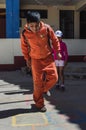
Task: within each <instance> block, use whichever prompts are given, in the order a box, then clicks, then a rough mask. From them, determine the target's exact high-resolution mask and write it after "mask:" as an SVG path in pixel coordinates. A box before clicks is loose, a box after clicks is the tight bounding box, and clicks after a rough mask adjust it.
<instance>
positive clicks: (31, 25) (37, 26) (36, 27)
mask: <svg viewBox="0 0 86 130" xmlns="http://www.w3.org/2000/svg"><path fill="white" fill-rule="evenodd" d="M27 26H28V28H29V29H30V30H31V31H32V32H38V31H39V29H40V22H39V23H37V22H32V23H27Z"/></svg>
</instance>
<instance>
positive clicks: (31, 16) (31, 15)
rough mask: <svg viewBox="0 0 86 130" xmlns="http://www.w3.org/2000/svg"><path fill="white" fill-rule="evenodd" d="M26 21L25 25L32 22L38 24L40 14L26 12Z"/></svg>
mask: <svg viewBox="0 0 86 130" xmlns="http://www.w3.org/2000/svg"><path fill="white" fill-rule="evenodd" d="M26 20H27V23H32V22H37V23H38V22H40V14H39V12H31V11H28V12H27V15H26Z"/></svg>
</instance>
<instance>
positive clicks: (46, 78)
mask: <svg viewBox="0 0 86 130" xmlns="http://www.w3.org/2000/svg"><path fill="white" fill-rule="evenodd" d="M31 66H32V74H33V84H34V91H33V99H34V101H35V104H36V106H37V107H38V108H41V107H43V106H44V98H43V94H44V92H47V91H48V90H49V89H51V88H52V87H53V86H54V85H55V84H56V82H57V80H58V75H57V70H56V66H55V62H54V60H53V57H52V55H49V56H48V57H47V58H46V59H33V58H32V59H31Z"/></svg>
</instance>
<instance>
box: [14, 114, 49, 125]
mask: <svg viewBox="0 0 86 130" xmlns="http://www.w3.org/2000/svg"><path fill="white" fill-rule="evenodd" d="M40 114H41V115H42V117H43V119H44V123H41V124H40V123H36V124H33V123H31V124H17V122H16V119H17V117H18V116H24V115H29V114H19V115H16V116H13V117H12V126H13V127H16V126H45V125H48V124H49V122H48V119H47V118H46V115H45V114H44V113H40ZM31 115H33V114H31ZM22 118H23V117H22Z"/></svg>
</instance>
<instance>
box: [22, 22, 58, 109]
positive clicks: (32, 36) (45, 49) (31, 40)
mask: <svg viewBox="0 0 86 130" xmlns="http://www.w3.org/2000/svg"><path fill="white" fill-rule="evenodd" d="M40 25H41V26H40V30H39V31H38V32H36V33H34V32H32V31H31V30H28V28H27V27H26V26H25V28H24V31H23V32H22V35H21V49H22V53H23V55H24V58H25V60H26V61H28V60H29V59H30V58H31V68H32V75H33V83H34V92H33V98H34V101H35V103H36V106H37V107H38V108H41V107H43V106H44V98H43V93H44V92H47V91H48V90H49V89H50V88H52V87H53V86H54V85H55V83H56V82H57V80H58V75H57V71H56V66H55V63H54V59H53V57H52V49H51V48H50V46H49V43H48V33H49V37H50V39H51V40H52V46H53V48H54V49H55V50H56V51H57V52H59V50H60V44H59V42H58V39H57V37H56V36H55V34H54V31H53V30H52V28H51V27H50V26H49V25H46V24H44V23H43V22H40ZM47 28H49V32H48V31H47ZM28 44H29V46H28Z"/></svg>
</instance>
